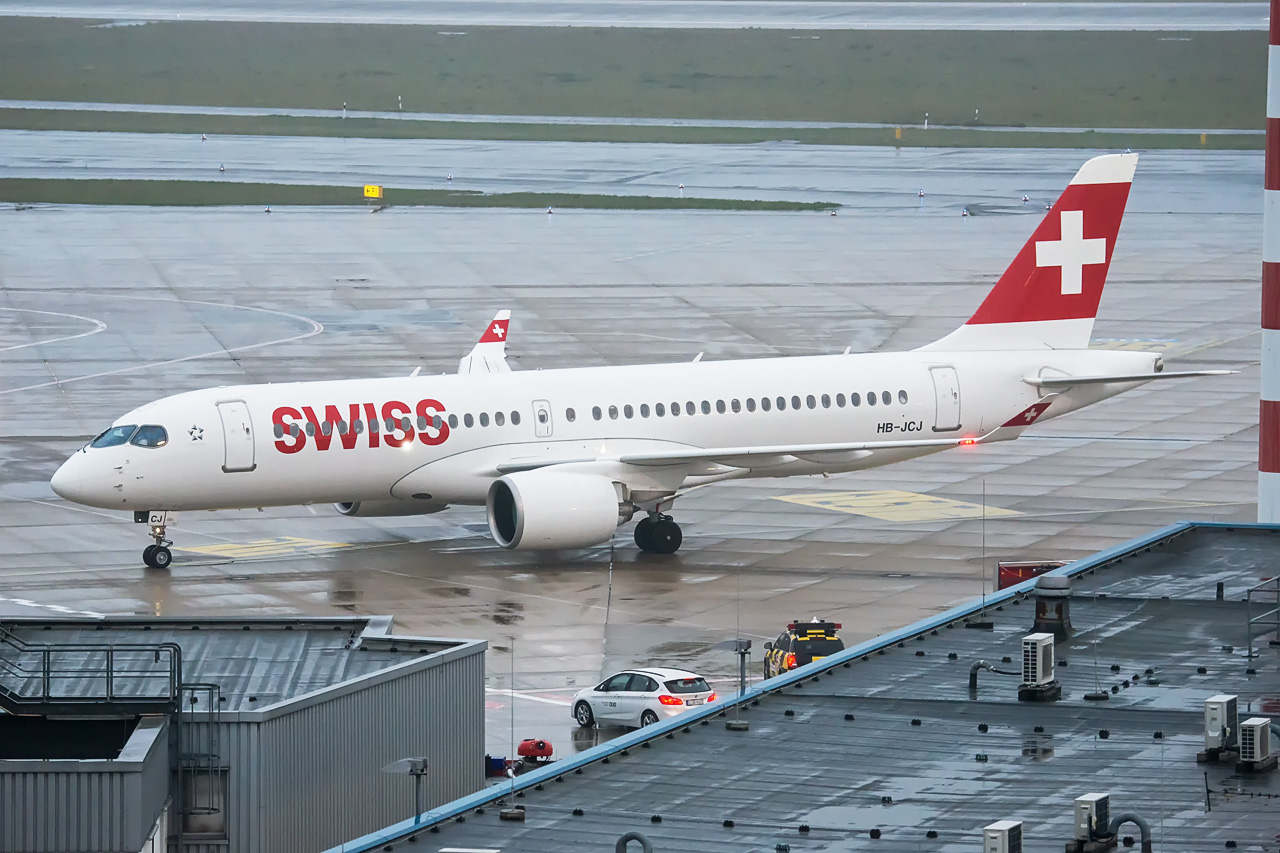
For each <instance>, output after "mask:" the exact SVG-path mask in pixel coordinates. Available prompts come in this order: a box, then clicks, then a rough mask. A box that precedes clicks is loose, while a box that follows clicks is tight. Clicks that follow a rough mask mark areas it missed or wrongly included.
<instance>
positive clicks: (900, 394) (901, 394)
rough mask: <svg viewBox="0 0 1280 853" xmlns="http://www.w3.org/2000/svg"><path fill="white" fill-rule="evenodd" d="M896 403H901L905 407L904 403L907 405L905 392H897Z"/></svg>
mask: <svg viewBox="0 0 1280 853" xmlns="http://www.w3.org/2000/svg"><path fill="white" fill-rule="evenodd" d="M898 402H899V403H902V404H903V405H906V403H907V392H906V391H899V392H898Z"/></svg>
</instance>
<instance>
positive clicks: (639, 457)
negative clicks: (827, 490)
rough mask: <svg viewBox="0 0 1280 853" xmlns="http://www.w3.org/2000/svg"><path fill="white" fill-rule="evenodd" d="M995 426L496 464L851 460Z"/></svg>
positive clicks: (511, 468)
mask: <svg viewBox="0 0 1280 853" xmlns="http://www.w3.org/2000/svg"><path fill="white" fill-rule="evenodd" d="M995 434H996V430H992V431H991V432H989V433H987V434H986V435H983V436H976V437H966V438H922V439H903V440H900V441H857V442H841V443H833V444H785V445H776V446H766V447H706V448H703V447H690V448H678V449H676V448H673V449H671V450H661V451H654V452H650V453H621V454H619V455H617V456H608V457H601V456H578V457H573V458H568V457H566V458H563V459H536V458H530V459H517V460H512V461H510V462H504V463H501V464H499V465H497V466H495V467H496V470H497V472H498V473H499V474H514V473H516V472H517V471H532V470H534V469H535V468H548V467H551V466H555V465H577V464H585V463H593V462H619V463H621V464H623V465H635V466H638V467H648V466H655V467H656V466H664V465H686V464H689V463H696V462H714V463H718V464H721V465H726V466H729V467H732V468H749V467H751V465H752V464H753V463H756V464H758V463H761V462H765V461H766V460H769V461H770V462H772V463H773V464H776V462H777V461H778V460H779V458H780V457H794V458H797V459H806V460H809V461H814V462H819V461H830V462H840V461H850V460H851V459H856V458H859V457H862V456H866V455H869V454H870V453H872V452H874V451H877V450H900V449H903V448H912V447H960V446H964V445H970V444H981V443H982V442H983V441H985V440H987V439H988V437H990V436H994V435H995Z"/></svg>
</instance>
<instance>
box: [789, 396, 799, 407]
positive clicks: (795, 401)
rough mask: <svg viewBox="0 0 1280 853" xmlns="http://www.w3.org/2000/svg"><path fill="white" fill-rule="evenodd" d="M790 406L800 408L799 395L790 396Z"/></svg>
mask: <svg viewBox="0 0 1280 853" xmlns="http://www.w3.org/2000/svg"><path fill="white" fill-rule="evenodd" d="M791 408H793V409H799V408H800V398H799V397H792V398H791Z"/></svg>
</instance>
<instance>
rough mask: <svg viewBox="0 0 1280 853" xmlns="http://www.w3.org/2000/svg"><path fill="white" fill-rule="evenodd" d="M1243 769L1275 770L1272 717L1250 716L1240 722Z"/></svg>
mask: <svg viewBox="0 0 1280 853" xmlns="http://www.w3.org/2000/svg"><path fill="white" fill-rule="evenodd" d="M1240 763H1241V764H1242V765H1244V767H1242V768H1241V769H1246V770H1253V771H1266V770H1273V769H1275V766H1276V756H1274V755H1272V754H1271V718H1269V717H1250V718H1249V719H1247V720H1245V721H1244V722H1243V723H1241V724H1240Z"/></svg>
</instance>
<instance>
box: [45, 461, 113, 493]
mask: <svg viewBox="0 0 1280 853" xmlns="http://www.w3.org/2000/svg"><path fill="white" fill-rule="evenodd" d="M83 455H84V454H82V453H79V452H77V453H76V454H75V455H74V456H72V457H71V458H70V459H68V460H67V461H66V462H63V463H62V466H61V467H60V468H58V470H57V471H55V472H54V474H53V476H52V477H51V478H50V479H49V486H50V487H51V488H52V489H53V491H54V493H55V494H56V495H57V496H58V497H60V498H63V499H65V500H69V501H72V502H74V503H78V504H85V505H87V506H98V505H101V503H102V495H101V494H100V491H101V490H100V489H95V488H94V483H93V478H92V477H91V476H90V474H91V472H90V471H88V470H86V466H85V464H84V460H83Z"/></svg>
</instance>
